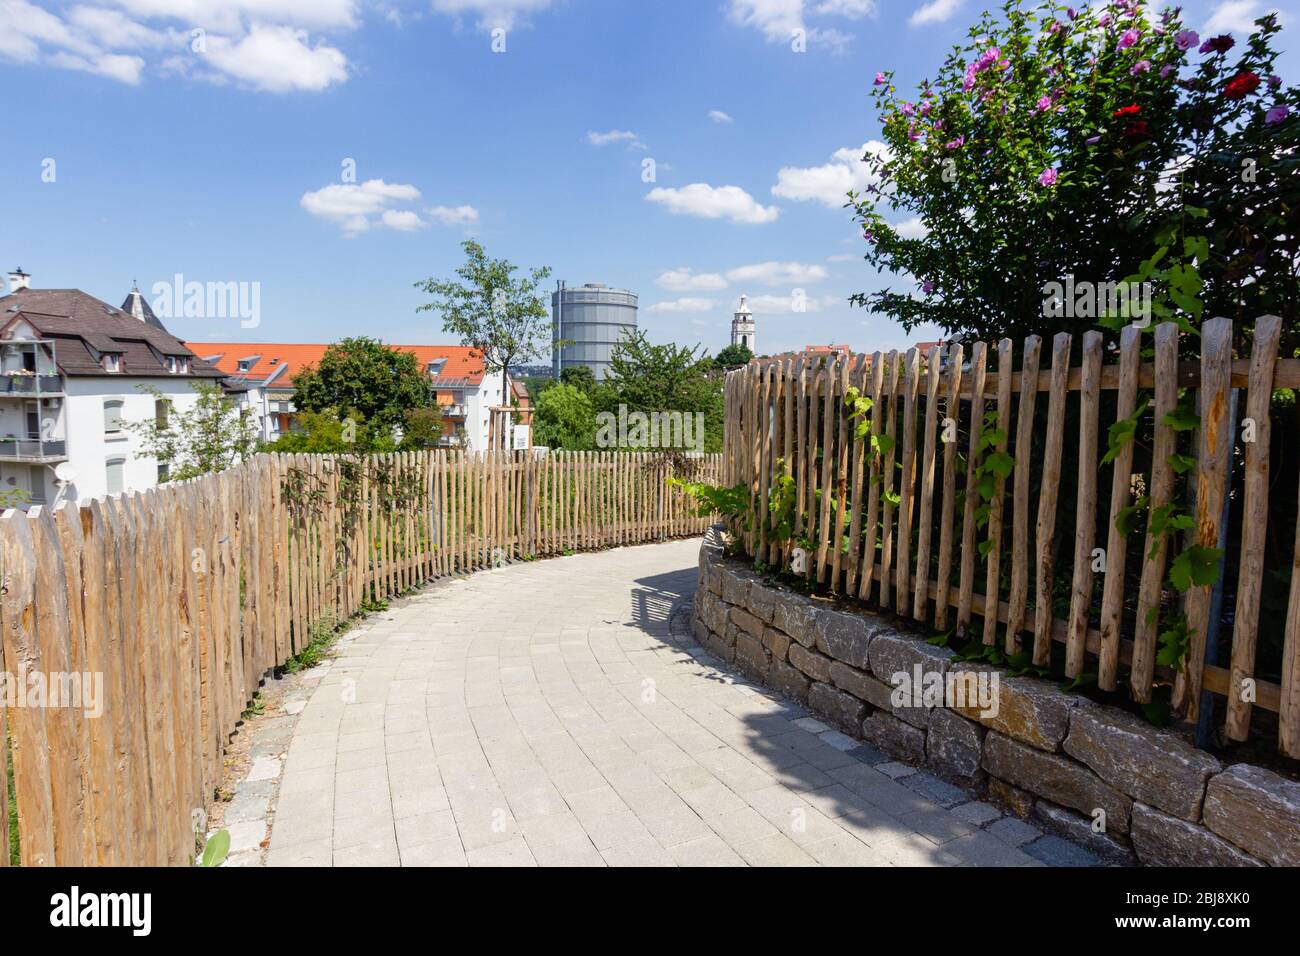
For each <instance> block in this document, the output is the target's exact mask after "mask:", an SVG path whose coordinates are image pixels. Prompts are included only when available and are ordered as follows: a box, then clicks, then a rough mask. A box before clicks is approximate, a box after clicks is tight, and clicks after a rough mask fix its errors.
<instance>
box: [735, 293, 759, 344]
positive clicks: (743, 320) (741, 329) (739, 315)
mask: <svg viewBox="0 0 1300 956" xmlns="http://www.w3.org/2000/svg"><path fill="white" fill-rule="evenodd" d="M748 299H749V296H746V295H742V296H741V297H740V308H739V309H737V310H736V312H735V315H733V316H732V317H731V344H732V345H743V346H744V347H745V348H747V349H749V351H750V352H752V353H754V354H755V355H757V354H758V348H757V346H755V345H754V313H753V312H750V311H749V306H748V305H746V304H745V303H746V302H747V301H748Z"/></svg>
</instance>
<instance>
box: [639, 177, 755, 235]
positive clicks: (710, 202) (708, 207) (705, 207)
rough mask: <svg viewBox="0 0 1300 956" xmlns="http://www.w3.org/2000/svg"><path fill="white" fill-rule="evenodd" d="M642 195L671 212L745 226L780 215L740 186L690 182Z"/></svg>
mask: <svg viewBox="0 0 1300 956" xmlns="http://www.w3.org/2000/svg"><path fill="white" fill-rule="evenodd" d="M645 198H646V199H647V200H649V201H650V202H653V203H658V204H659V205H661V206H663V207H664V208H665V209H667V210H668V211H669V212H670V213H673V214H674V215H678V216H698V217H700V218H701V219H730V220H731V221H732V222H738V223H744V224H746V225H754V224H759V223H765V222H775V221H776V218H777V216H779V215H780V214H781V211H780V210H779V209H777V208H776V207H775V206H764V205H762V204H761V203H759V202H758V201H757V200H755V199H754V197H753V196H751V195H750V194H749V193H747V192H745V190H743V189H741V188H740V187H739V186H710V185H709V184H707V183H691V184H690V185H689V186H682V187H681V188H680V189H676V188H664V187H662V186H660V187H657V188H655V189H652V190H650V192H649V193H647V194H646V197H645Z"/></svg>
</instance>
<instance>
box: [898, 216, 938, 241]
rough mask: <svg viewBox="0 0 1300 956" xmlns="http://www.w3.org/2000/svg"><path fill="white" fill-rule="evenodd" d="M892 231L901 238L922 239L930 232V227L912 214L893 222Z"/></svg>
mask: <svg viewBox="0 0 1300 956" xmlns="http://www.w3.org/2000/svg"><path fill="white" fill-rule="evenodd" d="M894 232H896V233H898V235H899V237H900V238H902V239H924V238H925V237H926V236H928V235H929V234H930V229H929V227H928V226H926V224H925V223H923V222H922V221H921V217H920V216H913V217H912V218H911V219H904V220H903V221H902V222H896V223H894Z"/></svg>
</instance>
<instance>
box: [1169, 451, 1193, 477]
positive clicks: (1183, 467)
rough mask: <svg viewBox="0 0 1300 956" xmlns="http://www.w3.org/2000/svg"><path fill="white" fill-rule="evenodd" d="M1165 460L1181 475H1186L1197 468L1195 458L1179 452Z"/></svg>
mask: <svg viewBox="0 0 1300 956" xmlns="http://www.w3.org/2000/svg"><path fill="white" fill-rule="evenodd" d="M1165 460H1166V461H1168V462H1169V467H1170V468H1172V469H1173V470H1174V472H1175V473H1176V474H1179V475H1185V474H1187V472H1189V471H1191V470H1192V469H1193V468H1195V467H1196V459H1195V458H1193V457H1192V456H1191V455H1180V454H1179V453H1178V452H1174V453H1173V454H1172V455H1170V456H1169V457H1168V458H1167V459H1165Z"/></svg>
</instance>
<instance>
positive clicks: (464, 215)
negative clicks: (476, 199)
mask: <svg viewBox="0 0 1300 956" xmlns="http://www.w3.org/2000/svg"><path fill="white" fill-rule="evenodd" d="M427 212H428V213H429V215H430V216H432V217H433V218H434V219H436V220H438V222H440V223H442V224H443V225H444V226H473V225H475V224H476V223H477V222H478V210H477V209H475V208H474V207H473V206H434V207H433V208H432V209H429V210H427Z"/></svg>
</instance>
